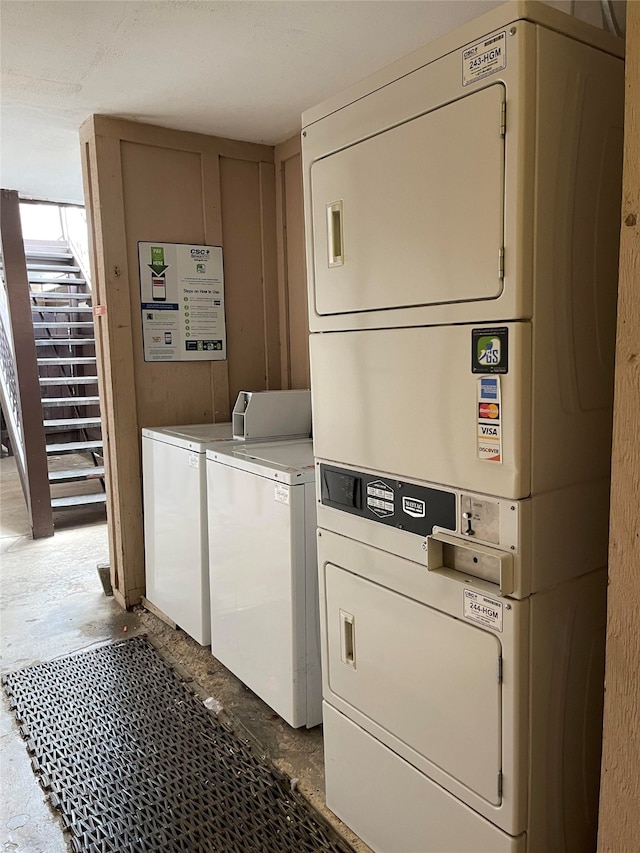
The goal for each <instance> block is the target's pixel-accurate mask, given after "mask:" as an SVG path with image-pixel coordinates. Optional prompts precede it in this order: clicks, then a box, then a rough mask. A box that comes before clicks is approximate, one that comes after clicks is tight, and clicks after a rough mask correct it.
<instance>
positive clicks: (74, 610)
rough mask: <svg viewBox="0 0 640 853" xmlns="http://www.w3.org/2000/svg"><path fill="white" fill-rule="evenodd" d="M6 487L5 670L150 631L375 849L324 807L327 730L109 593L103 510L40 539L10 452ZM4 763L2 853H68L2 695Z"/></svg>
mask: <svg viewBox="0 0 640 853" xmlns="http://www.w3.org/2000/svg"><path fill="white" fill-rule="evenodd" d="M0 490H1V491H0V506H1V513H0V560H1V575H0V596H1V603H0V614H1V624H2V638H1V647H0V664H1V669H2V671H3V672H6V671H8V670H13V669H19V668H21V667H24V666H28V665H29V664H33V663H37V662H39V661H45V660H51V659H52V658H55V657H60V656H64V655H67V654H69V653H70V652H73V651H77V650H80V649H86V648H90V647H91V646H93V645H96V644H101V643H104V642H106V641H109V640H113V639H120V638H122V637H124V636H133V635H135V634H138V633H146V634H148V635H149V636H150V638H151V640H152V641H153V642H154V644H155V645H156V646H158V647H159V648H160V651H161V653H162V655H163V656H164V657H166V658H167V659H170V660H171V661H172V662H173V663H174V664H177V665H178V666H179V668H180V672H181V675H182V676H183V677H185V679H186V680H193V684H194V686H196V687H197V688H198V692H199V693H200V695H202V696H203V697H209V696H210V697H213V698H214V699H215V700H216V701H217V702H218V703H220V704H221V705H222V707H223V708H224V713H225V714H227V715H229V717H230V719H231V722H232V723H233V725H234V726H235V727H236V729H237V731H238V732H239V733H240V734H243V733H246V734H248V735H249V736H250V737H251V738H252V739H253V741H254V742H257V744H258V746H259V749H260V750H261V751H262V752H263V754H264V755H266V756H267V757H268V758H269V759H270V760H271V761H273V763H274V764H275V765H276V767H278V768H279V769H280V770H282V771H283V772H284V773H286V774H287V775H288V776H289V777H290V778H292V779H297V780H298V790H299V791H300V792H301V793H302V794H303V795H304V796H305V797H306V798H307V799H308V800H309V801H310V802H311V803H312V804H313V805H314V806H315V807H316V808H317V809H318V811H320V812H321V813H322V814H324V816H325V817H327V819H329V820H330V822H331V823H332V824H333V825H334V826H335V827H336V829H337V830H338V831H339V832H340V833H341V834H342V835H343V836H344V837H345V838H346V839H347V840H348V841H349V842H350V843H352V844H353V845H354V848H355V849H356V851H357V853H367V851H369V848H368V847H366V846H365V845H364V844H363V843H362V842H361V841H360V840H359V839H357V838H356V837H355V836H354V835H353V834H352V833H351V832H350V831H349V830H348V829H347V828H346V827H345V826H344V825H343V824H341V823H340V821H338V820H337V818H336V817H335V816H334V815H332V813H331V812H329V811H328V809H327V808H326V806H325V805H324V758H323V752H322V730H321V727H317V728H315V729H312V730H310V731H307V730H294V729H291V728H290V727H289V726H288V725H287V724H286V723H285V722H284V721H283V720H282V719H281V718H280V717H279V716H278V715H277V714H275V713H274V712H273V711H272V710H271V709H270V708H269V707H268V706H267V705H265V704H264V703H263V702H262V701H261V700H260V699H258V697H257V696H255V694H253V693H252V692H251V691H250V690H248V689H247V688H246V687H245V686H244V685H243V684H242V683H241V682H240V681H238V679H237V678H235V677H234V676H233V675H232V674H231V673H230V672H229V671H228V670H227V669H225V667H223V666H222V664H220V663H219V662H218V661H217V660H216V659H215V658H213V657H212V655H211V653H210V652H209V650H208V649H205V648H203V647H202V646H199V645H198V644H197V643H196V642H195V641H194V640H192V639H191V638H190V637H188V636H187V635H186V634H185V633H184V632H183V631H181V630H180V629H177V630H176V629H173V628H171V627H169V626H168V625H166V624H165V623H164V622H162V621H161V620H160V619H158V618H157V617H156V616H154V615H153V614H151V613H149V612H148V611H147V610H145V609H143V608H142V607H137V608H135V609H134V610H133V611H131V612H125V611H124V610H122V609H121V608H120V607H119V606H118V605H117V604H116V603H115V602H114V600H113V598H108V597H106V596H105V595H104V593H103V589H102V585H101V583H100V580H99V577H98V574H97V571H96V566H97V564H98V563H104V562H108V542H107V528H106V524H105V523H104V521H103V520H102V519H101V517H100V516H99V515H98V516H96V514H95V513H93V514H91V513H89V514H88V513H87V512H86V511H80V512H79V513H75V512H74V513H73V514H71V513H69V514H65V516H64V518H63V519H61V520H59V523H58V525H57V527H56V535H55V536H54V537H53V538H51V539H40V540H38V541H34V540H32V539H31V538H30V536H29V526H28V520H27V514H26V510H25V508H24V500H23V497H22V492H21V488H20V483H19V480H18V476H17V473H16V470H15V463H14V460H13V459H11V458H8V459H2V460H0ZM0 768H1V772H0V850H2V851H24V853H65V851H67V850H68V846H67V842H66V837H65V836H64V835H63V833H62V830H61V828H60V825H59V822H58V819H57V817H56V814H55V812H53V811H52V810H51V809H50V808H49V806H48V804H47V802H46V800H45V797H44V794H43V791H42V789H41V788H40V786H39V784H38V782H37V781H36V778H35V776H34V775H33V773H32V771H31V766H30V763H29V757H28V754H27V751H26V749H25V746H24V742H23V741H22V739H21V738H20V735H19V733H18V729H17V725H16V723H15V721H14V719H13V717H12V715H11V714H10V713H9V711H8V709H7V703H6V699H5V696H4V693H3V694H2V700H1V705H0ZM167 853H170V851H167ZM248 853H249V851H248ZM274 853H277V851H274Z"/></svg>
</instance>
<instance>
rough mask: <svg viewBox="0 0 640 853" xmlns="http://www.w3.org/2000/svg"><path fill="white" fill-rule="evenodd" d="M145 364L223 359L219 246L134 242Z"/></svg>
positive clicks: (222, 306) (221, 269) (222, 287)
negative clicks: (138, 273)
mask: <svg viewBox="0 0 640 853" xmlns="http://www.w3.org/2000/svg"><path fill="white" fill-rule="evenodd" d="M138 261H139V265H140V304H141V309H142V339H143V346H144V360H145V361H222V360H224V359H226V357H227V334H226V327H225V318H224V274H223V266H222V247H221V246H193V245H190V244H183V243H142V242H141V243H138Z"/></svg>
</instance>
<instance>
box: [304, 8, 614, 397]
mask: <svg viewBox="0 0 640 853" xmlns="http://www.w3.org/2000/svg"><path fill="white" fill-rule="evenodd" d="M539 8H540V4H525V5H523V4H520V5H512V4H511V5H510V4H504V7H501V9H500V10H496V14H495V15H493V16H490V18H486V21H487V23H486V24H484V25H483V27H484V26H487V29H484V28H481V27H480V25H477V26H476V27H475V35H474V34H473V30H474V28H473V27H470V28H468V29H466V30H464V31H460V33H459V34H457V38H458V39H459V41H458V42H457V43H456V41H455V40H454V35H453V34H452V36H450V37H448V39H446V43H447V47H446V49H444V48H441V47H440V46H439V44H438V43H435V44H433V45H428V46H427V47H426V48H424V49H423V50H420V51H417V52H416V53H414V54H412V55H410V56H408V57H405V59H404V60H401V61H400V62H398V63H396V64H395V65H394V66H391V67H389V68H388V69H383V70H382V71H380V72H378V73H377V74H376V75H374V76H373V77H372V78H368V79H367V80H364V81H362V82H361V83H359V84H357V85H356V86H354V87H352V89H350V90H347V91H346V92H344V93H342V95H340V96H339V97H338V98H336V99H334V102H333V103H331V104H327V105H325V106H324V109H323V107H322V106H321V107H319V108H316V109H314V110H311V111H309V113H308V114H306V115H305V117H304V125H305V126H304V131H303V139H302V149H303V179H304V188H305V222H306V231H307V269H308V270H309V322H310V328H311V330H312V331H328V330H338V329H342V330H349V329H365V328H383V327H391V326H419V325H429V324H447V323H464V322H477V321H479V322H495V321H498V320H503V321H504V320H513V319H520V320H524V319H530V318H532V317H533V319H534V321H536V322H538V321H541V322H543V323H545V324H546V323H547V321H548V319H549V316H550V315H552V314H553V313H555V312H556V311H557V307H558V306H557V303H558V300H560V302H566V301H567V300H569V301H570V302H572V303H573V304H567V305H565V306H563V308H568V310H569V311H570V312H573V311H575V310H576V308H579V309H580V310H583V311H584V312H585V313H586V314H588V317H587V318H586V319H585V322H584V323H583V324H582V328H581V329H578V330H577V331H576V334H575V342H574V339H573V338H569V339H568V341H571V346H575V347H576V348H577V350H578V351H579V352H581V353H584V351H585V350H587V351H588V350H590V349H591V348H594V347H595V348H597V349H598V350H599V357H600V359H601V366H599V367H598V370H597V371H596V373H595V374H593V376H592V377H578V382H579V387H578V393H579V395H580V403H581V404H582V405H589V406H598V405H600V404H601V403H602V401H603V400H604V398H605V397H606V393H607V388H609V387H610V381H609V376H610V361H611V357H612V355H611V353H612V350H611V347H610V346H609V341H610V339H611V330H612V328H613V325H612V323H613V318H614V316H615V281H616V273H617V261H616V259H617V246H618V236H619V220H618V216H619V209H620V174H619V173H620V164H621V159H622V158H621V152H622V118H623V108H624V105H623V94H624V86H623V84H624V79H623V77H624V67H623V62H622V61H621V59H620V56H621V55H622V51H623V43H622V42H621V40H615V39H609V40H608V41H609V42H610V44H609V45H605V44H599V45H598V48H599V49H594V48H593V47H590V46H589V44H588V42H589V40H590V39H591V36H592V34H595V40H596V42H598V40H600V36H601V35H602V34H601V33H598V31H597V30H594V29H593V28H591V29H590V30H589V31H588V32H584V33H578V32H575V33H573V32H572V33H571V36H572V37H570V38H567V37H566V36H564V35H562V31H563V29H564V28H565V25H566V22H571V21H572V19H571V18H570V17H569V16H567V15H561V14H560V15H553V14H552V17H555V18H556V20H555V21H554V23H553V26H550V28H546V27H545V26H540V25H537V24H536V23H535V21H536V19H537V17H538V12H539ZM542 8H543V9H544V16H543V17H546V16H547V13H548V9H547V8H546V7H542ZM552 11H553V10H552ZM499 12H500V15H501V16H502V17H503V23H502V24H499V23H497V19H498V18H499V17H500V15H499V14H498V13H499ZM523 14H524V15H525V16H526V17H527V19H528V20H521V21H517V22H516V24H515V25H514V26H513V27H511V26H509V25H508V23H507V22H508V21H509V20H512V19H515V18H517V17H518V15H523ZM510 16H512V17H510ZM474 23H475V22H474ZM494 26H495V29H493V27H494ZM569 29H571V25H570V23H569ZM502 34H505V36H504V45H505V50H506V54H505V63H504V67H503V68H500V69H498V70H496V71H495V73H493V74H491V75H490V76H488V77H486V78H482V79H478V80H476V81H475V82H472V83H468V84H467V85H466V86H465V85H464V84H463V79H462V65H463V62H464V52H465V51H466V50H468V49H469V47H470V45H473V44H474V43H475V42H477V41H479V40H481V39H486V40H490V39H492V38H497V39H500V37H501V35H502ZM605 41H606V40H605ZM499 91H502V92H504V98H505V106H506V109H505V113H504V116H503V119H502V123H503V127H504V138H500V136H499V130H498V132H497V134H496V136H495V137H494V138H492V141H491V144H492V145H504V176H501V178H500V181H499V182H498V184H499V185H501V186H503V189H504V196H503V201H502V199H501V204H500V210H501V211H503V223H502V228H503V230H504V237H503V240H502V243H501V244H500V245H503V246H504V279H503V281H502V282H501V287H500V290H499V292H495V293H494V296H493V298H483V297H482V296H480V297H479V298H475V299H472V300H469V299H468V298H467V296H466V293H467V292H468V290H465V288H469V287H471V285H470V284H465V283H464V282H461V281H456V285H455V288H454V290H453V291H452V295H451V296H450V297H449V300H448V299H447V298H445V299H444V300H440V301H438V299H437V298H433V294H432V293H429V294H428V296H427V299H424V298H419V299H416V300H415V301H413V302H408V301H407V299H408V293H407V290H406V288H410V285H409V284H405V279H406V281H407V282H411V281H412V276H416V275H417V273H411V274H410V275H409V277H408V278H407V276H406V274H405V270H406V269H407V268H410V267H411V263H412V262H411V260H410V259H409V256H410V255H411V254H412V252H415V256H414V263H415V269H417V270H419V273H420V274H422V271H421V269H420V268H421V266H424V263H423V260H424V259H423V256H422V255H421V247H420V246H418V247H417V248H416V246H415V242H414V243H412V242H411V241H405V240H404V236H405V233H408V234H411V233H412V231H411V228H410V229H409V230H408V231H407V230H406V229H399V230H398V231H397V232H394V229H393V226H392V225H391V226H390V227H389V228H388V229H385V231H384V236H383V237H382V239H379V237H378V236H376V237H372V239H371V244H372V245H371V246H370V247H369V248H370V251H371V252H374V253H377V254H382V252H383V251H385V252H386V256H387V258H389V259H392V263H393V264H394V265H396V266H394V272H393V274H392V277H391V284H390V285H389V286H390V287H391V288H392V292H393V293H394V294H395V293H397V299H396V300H395V301H389V302H388V303H387V304H386V306H385V305H384V304H383V303H382V301H381V300H380V299H379V297H376V299H377V302H378V304H380V305H381V307H380V308H376V307H375V305H376V301H375V300H374V299H373V298H371V299H370V300H369V303H368V304H364V305H363V306H362V307H360V308H358V307H355V300H354V299H352V296H353V295H354V293H355V291H353V290H352V288H353V287H354V285H353V281H356V280H361V281H364V280H365V278H367V277H368V276H369V273H370V270H369V269H368V267H367V260H366V259H365V261H364V271H363V273H362V274H360V273H359V272H358V271H357V270H356V271H354V270H353V267H354V266H355V265H356V258H358V263H359V262H360V257H361V255H360V250H359V246H358V252H357V253H356V255H354V254H353V250H354V245H358V241H359V239H360V237H359V236H358V237H357V239H356V240H355V243H354V242H352V238H353V231H352V229H351V228H348V227H347V226H348V224H349V219H350V213H349V210H350V208H351V204H352V198H351V195H349V197H347V192H348V193H349V194H351V193H352V192H353V191H354V187H353V186H352V184H351V180H350V178H349V179H348V180H346V181H345V183H344V187H345V189H344V191H343V190H342V189H339V188H338V187H337V186H336V187H333V186H332V187H331V192H332V193H333V197H332V198H327V199H324V200H323V201H324V203H325V204H328V203H332V202H337V201H340V200H343V202H344V205H343V210H342V214H343V220H344V223H343V224H344V263H343V266H342V267H340V266H337V267H335V268H330V269H329V268H327V249H326V235H327V222H326V211H325V214H324V218H322V221H319V220H318V216H319V213H320V212H319V210H318V207H319V205H320V202H319V200H318V199H317V198H316V195H315V191H316V187H315V182H316V171H317V169H318V167H321V170H324V169H326V170H329V168H330V163H331V161H333V160H334V158H335V159H336V162H339V160H340V158H342V157H344V158H345V162H346V158H350V157H352V156H353V157H355V155H356V153H357V152H359V151H362V152H365V151H366V149H367V146H371V147H373V146H375V145H378V144H381V140H383V139H384V138H387V139H389V140H393V139H394V138H396V136H397V138H398V139H400V138H402V136H403V134H404V133H407V134H408V133H409V129H410V128H412V126H414V125H415V126H416V127H418V126H419V125H420V123H421V122H423V121H424V122H425V125H426V124H427V123H428V121H430V120H432V119H433V120H434V121H435V120H436V117H437V118H438V120H440V118H441V117H442V118H444V117H446V116H447V114H448V113H449V114H450V115H453V114H454V112H455V108H457V107H460V109H461V111H465V110H467V109H468V110H469V111H470V112H471V111H472V106H473V104H474V103H480V101H481V100H482V99H483V98H485V97H487V98H489V97H490V95H489V94H488V93H490V92H499ZM465 102H467V103H466V104H465ZM492 114H493V109H492V108H490V109H489V110H488V112H487V116H486V117H483V119H482V121H481V124H480V125H479V128H484V121H485V120H486V123H487V124H486V128H487V132H488V131H489V124H491V123H495V122H494V119H493V118H492V117H491V115H492ZM498 128H499V125H498ZM475 131H476V127H475V126H470V127H468V128H466V130H465V131H464V132H465V133H466V135H467V136H468V137H469V145H470V146H472V145H473V139H474V136H475ZM486 142H487V140H485V141H484V142H483V144H482V145H481V146H478V148H477V149H472V148H471V149H469V150H472V157H471V159H476V158H477V160H478V162H483V161H484V157H485V153H484V145H485V143H486ZM464 144H466V143H463V142H462V141H461V140H457V142H456V143H455V144H453V145H452V146H451V155H452V161H453V159H454V156H455V157H456V158H457V159H458V165H457V168H456V167H455V166H453V164H452V163H451V164H449V165H448V166H447V173H448V174H449V175H450V179H449V181H448V183H447V187H446V190H445V192H444V193H443V195H444V202H443V203H444V205H445V210H446V206H447V204H448V199H453V198H454V197H462V195H463V194H464V193H465V192H469V191H470V190H469V188H468V187H464V186H459V185H458V180H457V176H458V175H459V176H460V182H461V183H462V182H463V181H464V180H465V175H466V174H467V170H468V169H469V168H470V165H469V163H468V162H465V161H464V159H463V157H462V156H460V157H459V156H458V155H457V154H455V152H456V151H458V153H459V154H461V155H462V149H463V147H464ZM405 147H406V146H405ZM385 156H386V157H387V161H389V160H393V157H394V155H393V153H387V152H385ZM395 156H396V159H397V160H398V161H400V162H399V163H398V164H393V165H391V166H389V165H388V162H387V166H386V168H387V169H391V174H396V175H397V176H398V178H399V179H402V180H403V181H404V186H403V187H402V188H401V187H396V186H394V187H392V191H391V193H390V195H391V198H392V199H393V198H400V197H401V193H402V190H404V193H405V195H406V196H407V197H408V198H409V200H411V198H412V196H413V191H414V184H415V185H416V186H418V185H419V184H420V183H421V182H423V181H424V182H427V180H428V179H427V177H426V176H425V175H426V174H428V161H427V160H426V159H425V160H424V163H423V168H422V169H419V170H416V169H413V168H411V171H408V170H404V169H403V166H402V165H401V161H402V159H403V158H404V156H405V150H404V148H402V147H400V146H399V147H398V151H397V152H396V155H395ZM409 157H410V158H412V155H411V149H410V150H409ZM382 173H383V170H382V169H380V174H377V173H375V172H372V175H373V180H372V182H371V186H370V188H368V189H367V190H366V191H365V193H366V195H367V198H369V199H373V201H372V204H371V207H372V208H373V209H372V210H370V211H368V212H367V217H369V219H368V221H369V222H370V223H372V224H376V222H377V219H378V220H379V222H382V221H383V220H384V213H383V212H382V211H384V209H385V205H386V199H385V198H382V196H380V198H377V197H376V192H377V186H378V183H379V182H381V181H382V182H384V181H385V177H384V174H382ZM443 175H444V173H443ZM486 178H488V175H481V176H480V178H479V183H478V186H482V187H483V188H484V187H486V184H485V183H484V181H485V179H486ZM425 188H426V184H425ZM496 188H497V187H496V186H495V185H493V184H492V188H491V190H490V191H489V192H488V193H487V191H486V189H483V193H484V194H485V196H486V197H483V193H480V192H478V194H477V196H476V197H475V198H473V199H472V200H471V202H470V203H469V204H467V205H466V207H463V208H461V209H460V210H459V212H458V217H459V218H458V221H457V225H458V242H457V244H456V248H455V250H454V251H453V252H452V253H449V254H448V255H445V253H444V252H442V254H440V255H436V257H438V259H439V262H442V264H443V265H444V267H443V269H442V270H441V278H440V279H439V280H440V281H447V280H448V279H449V270H451V271H453V270H456V269H461V268H462V267H463V266H464V264H465V262H466V261H465V260H464V256H465V254H466V253H467V252H468V253H469V254H470V256H473V254H474V253H475V252H476V247H475V239H476V231H477V229H478V228H479V227H480V228H481V229H482V228H484V227H485V224H484V223H480V222H479V216H482V217H485V216H487V215H488V216H489V217H493V216H494V215H497V213H498V208H497V207H496V206H495V191H496ZM385 191H386V192H387V194H388V195H389V188H388V187H387V188H386V190H385ZM440 201H441V199H440V198H439V199H438V203H439V202H440ZM485 202H486V203H485ZM420 207H421V209H427V208H428V202H426V201H423V202H421V203H420ZM411 209H412V204H411V203H409V204H407V210H406V212H403V213H402V214H401V217H406V218H409V217H410V216H411ZM379 212H380V213H379ZM412 225H413V223H412ZM376 227H377V228H379V227H380V226H379V223H378V224H376ZM413 227H415V225H413ZM443 227H444V224H443ZM314 231H315V233H314ZM378 233H379V232H378ZM398 235H399V236H398ZM392 237H395V238H396V240H395V243H393V242H392V239H391V238H392ZM426 239H428V237H426ZM376 240H377V241H378V245H373V244H374V243H375V242H376ZM425 245H426V244H425ZM323 247H324V248H323ZM486 251H487V253H488V254H493V252H494V248H493V245H492V246H491V249H490V250H489V246H487V247H486ZM389 263H391V262H390V261H387V260H385V266H388V264H389ZM496 263H497V261H496ZM347 273H348V277H349V283H348V284H347V285H346V286H345V288H344V294H342V293H336V294H332V291H331V289H330V288H328V286H327V281H328V280H329V279H331V280H333V278H334V277H335V276H337V277H342V278H345V277H346V276H347ZM373 277H374V278H375V271H374V276H373ZM452 277H453V275H452ZM474 286H475V285H474ZM369 287H370V285H369V284H367V288H369ZM458 288H460V290H458ZM443 289H444V287H443ZM367 292H368V293H369V291H367ZM409 292H411V290H410V289H409ZM460 292H462V293H463V298H459V296H458V295H455V294H456V293H460ZM325 294H328V296H329V297H331V298H327V296H326V295H325ZM333 297H335V298H333ZM372 297H373V294H372ZM359 298H362V294H359ZM534 301H535V305H534ZM346 306H351V307H346ZM548 329H549V327H547V328H546V330H545V331H548ZM603 336H604V337H603ZM567 346H569V344H567ZM602 377H604V380H605V381H604V382H603V381H602ZM594 386H595V387H594ZM585 401H587V402H585Z"/></svg>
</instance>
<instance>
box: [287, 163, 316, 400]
mask: <svg viewBox="0 0 640 853" xmlns="http://www.w3.org/2000/svg"><path fill="white" fill-rule="evenodd" d="M283 178H284V197H285V216H286V228H287V281H288V283H289V287H288V293H289V312H288V313H289V354H290V355H289V357H290V363H291V387H292V388H309V385H310V381H311V380H310V377H309V315H308V307H307V267H306V261H305V244H304V212H303V201H302V155H301V154H296V155H295V156H294V157H290V158H289V159H288V160H285V162H284V175H283Z"/></svg>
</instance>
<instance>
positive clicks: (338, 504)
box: [320, 463, 456, 536]
mask: <svg viewBox="0 0 640 853" xmlns="http://www.w3.org/2000/svg"><path fill="white" fill-rule="evenodd" d="M320 494H321V501H322V503H323V504H324V505H325V506H330V507H333V508H334V509H339V510H342V511H343V512H348V513H351V514H352V515H358V516H360V517H361V518H368V519H369V520H370V521H377V522H379V523H381V524H386V525H388V526H390V527H395V528H397V529H398V530H407V531H409V532H410V533H417V534H418V535H419V536H427V535H429V534H430V533H431V531H432V530H433V528H434V526H437V527H442V528H445V529H447V530H455V529H456V496H455V493H454V492H448V491H445V490H443V489H432V488H428V487H426V486H417V485H416V484H415V483H407V482H404V481H402V480H395V479H391V478H388V477H381V476H379V475H376V474H364V473H361V472H358V471H349V470H346V469H344V468H334V467H333V466H332V465H325V464H324V463H321V465H320Z"/></svg>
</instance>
